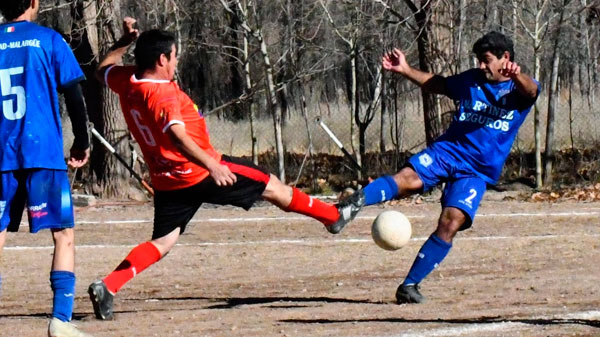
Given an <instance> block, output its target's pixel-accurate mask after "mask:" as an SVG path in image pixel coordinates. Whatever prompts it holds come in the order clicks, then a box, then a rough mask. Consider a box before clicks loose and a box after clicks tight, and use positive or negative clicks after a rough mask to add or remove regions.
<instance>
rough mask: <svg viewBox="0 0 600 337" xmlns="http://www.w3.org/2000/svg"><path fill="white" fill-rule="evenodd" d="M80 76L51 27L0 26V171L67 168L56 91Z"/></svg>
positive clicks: (66, 48)
mask: <svg viewBox="0 0 600 337" xmlns="http://www.w3.org/2000/svg"><path fill="white" fill-rule="evenodd" d="M83 78H84V75H83V72H82V71H81V68H80V67H79V64H78V63H77V60H76V59H75V56H74V55H73V52H72V51H71V48H70V47H69V45H68V44H67V43H66V42H65V40H64V39H63V38H62V36H61V35H60V34H58V33H57V32H56V31H54V30H52V29H50V28H46V27H42V26H39V25H37V24H35V23H31V22H27V21H19V22H10V23H5V24H2V25H0V94H1V95H0V101H1V105H0V111H1V112H2V113H1V114H0V171H12V170H18V169H27V168H47V169H57V170H66V169H67V167H66V165H65V160H64V154H63V140H62V128H61V123H60V112H59V103H58V93H57V90H60V89H61V88H64V87H68V86H70V85H72V84H74V83H76V82H78V81H81V80H82V79H83Z"/></svg>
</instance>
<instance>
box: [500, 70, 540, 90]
mask: <svg viewBox="0 0 600 337" xmlns="http://www.w3.org/2000/svg"><path fill="white" fill-rule="evenodd" d="M500 74H501V75H502V76H506V77H510V78H511V79H512V80H513V82H515V85H516V86H517V90H518V91H519V93H521V95H523V96H525V97H530V98H536V97H537V95H538V85H537V83H535V81H534V80H533V79H532V78H531V77H529V76H528V75H525V74H523V73H522V72H521V66H519V65H518V64H517V63H516V62H511V61H506V62H505V63H504V65H503V66H502V69H500Z"/></svg>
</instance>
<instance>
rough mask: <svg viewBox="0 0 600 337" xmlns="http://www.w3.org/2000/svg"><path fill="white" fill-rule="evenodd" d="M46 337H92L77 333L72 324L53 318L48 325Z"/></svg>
mask: <svg viewBox="0 0 600 337" xmlns="http://www.w3.org/2000/svg"><path fill="white" fill-rule="evenodd" d="M48 337H92V335H90V334H87V333H84V332H81V331H79V329H77V327H76V326H75V325H74V324H72V323H69V322H63V321H61V320H60V319H58V318H56V317H53V318H52V319H51V320H50V323H49V324H48Z"/></svg>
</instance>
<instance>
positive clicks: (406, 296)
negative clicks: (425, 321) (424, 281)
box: [396, 283, 425, 304]
mask: <svg viewBox="0 0 600 337" xmlns="http://www.w3.org/2000/svg"><path fill="white" fill-rule="evenodd" d="M423 302H425V296H423V295H421V293H420V292H419V285H418V284H408V285H405V284H404V283H403V284H401V285H400V286H398V289H397V290H396V303H398V304H404V303H423Z"/></svg>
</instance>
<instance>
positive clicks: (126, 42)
mask: <svg viewBox="0 0 600 337" xmlns="http://www.w3.org/2000/svg"><path fill="white" fill-rule="evenodd" d="M135 23H136V20H135V19H134V18H131V17H128V16H127V17H125V19H123V36H121V38H120V39H119V40H118V41H117V42H116V43H115V44H114V45H113V46H112V47H110V52H108V54H106V56H104V58H103V59H102V61H101V62H100V64H98V67H97V68H96V74H95V75H96V78H97V79H98V81H100V83H104V74H105V73H106V69H107V68H108V67H110V66H112V65H114V64H117V63H120V62H121V60H123V55H125V53H127V49H129V46H130V45H131V44H132V43H133V42H135V40H136V39H137V38H138V36H139V34H140V32H139V30H137V29H135V28H134V25H135ZM105 84H106V83H105Z"/></svg>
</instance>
